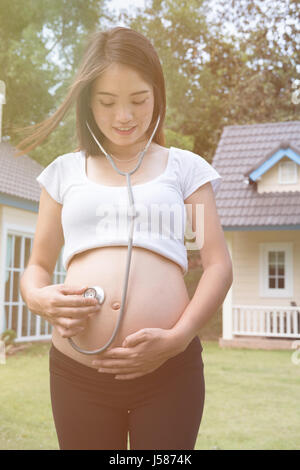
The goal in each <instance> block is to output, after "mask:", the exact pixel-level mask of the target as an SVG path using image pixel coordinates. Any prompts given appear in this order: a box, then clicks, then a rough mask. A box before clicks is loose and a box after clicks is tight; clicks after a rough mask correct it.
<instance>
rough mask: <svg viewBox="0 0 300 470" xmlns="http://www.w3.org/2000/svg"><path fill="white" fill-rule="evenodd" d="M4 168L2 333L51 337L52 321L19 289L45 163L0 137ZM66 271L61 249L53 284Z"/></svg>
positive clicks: (0, 199) (0, 181)
mask: <svg viewBox="0 0 300 470" xmlns="http://www.w3.org/2000/svg"><path fill="white" fill-rule="evenodd" d="M0 168H1V172H0V286H1V290H0V333H1V332H3V331H4V330H6V329H13V330H15V331H16V333H17V338H16V342H18V341H33V340H41V339H50V338H51V329H52V325H50V324H49V323H48V322H46V321H45V320H44V319H43V318H41V317H40V316H37V315H34V314H32V313H31V312H30V311H29V310H28V308H27V306H26V305H25V303H24V301H23V299H22V297H21V294H20V290H19V281H20V277H21V274H22V273H23V271H24V269H25V267H26V265H27V262H28V260H29V255H30V252H31V249H32V243H33V238H34V232H35V226H36V221H37V215H38V205H39V198H40V191H41V190H40V187H39V185H38V183H37V181H36V180H35V178H36V177H37V176H38V174H39V173H40V172H41V171H42V170H43V167H42V166H41V165H40V164H39V163H37V162H36V161H34V160H32V159H31V158H29V157H28V156H27V155H22V156H21V157H14V148H13V147H12V146H11V145H10V144H9V143H8V142H3V141H2V142H1V141H0ZM65 274H66V273H65V270H64V268H63V266H62V253H60V255H59V258H58V260H57V263H56V267H55V270H54V273H53V277H52V282H53V284H54V283H55V284H56V283H61V282H63V280H64V277H65Z"/></svg>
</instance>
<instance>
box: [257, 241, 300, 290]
mask: <svg viewBox="0 0 300 470" xmlns="http://www.w3.org/2000/svg"><path fill="white" fill-rule="evenodd" d="M292 259H293V256H292V243H261V244H260V295H261V296H262V297H290V296H293V263H292Z"/></svg>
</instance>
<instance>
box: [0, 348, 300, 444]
mask: <svg viewBox="0 0 300 470" xmlns="http://www.w3.org/2000/svg"><path fill="white" fill-rule="evenodd" d="M202 344H203V347H204V351H203V359H204V363H205V380H206V398H205V407H204V414H203V419H202V423H201V426H200V429H199V436H198V439H197V443H196V447H195V449H199V450H200V449H300V406H299V397H300V365H298V366H297V365H295V364H293V363H292V361H291V354H292V351H262V350H245V349H223V350H222V349H220V348H219V347H218V344H217V342H215V341H212V342H210V341H203V342H202ZM49 347H50V344H36V345H33V346H31V347H30V348H28V349H27V350H26V351H22V352H19V353H17V354H15V355H13V356H8V357H7V359H6V364H2V365H1V364H0V377H1V382H0V383H1V387H0V449H2V450H3V449H58V443H57V437H56V432H55V427H54V423H53V419H52V412H51V404H50V394H49V368H48V351H49Z"/></svg>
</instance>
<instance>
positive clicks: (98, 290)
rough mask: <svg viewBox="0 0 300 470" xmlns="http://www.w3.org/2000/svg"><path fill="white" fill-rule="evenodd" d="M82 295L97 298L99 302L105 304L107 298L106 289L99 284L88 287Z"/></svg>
mask: <svg viewBox="0 0 300 470" xmlns="http://www.w3.org/2000/svg"><path fill="white" fill-rule="evenodd" d="M82 295H83V297H90V298H93V299H97V300H98V302H99V304H103V302H104V299H105V293H104V290H103V289H102V287H99V286H93V287H88V288H87V289H86V290H85V291H84V293H83V294H82Z"/></svg>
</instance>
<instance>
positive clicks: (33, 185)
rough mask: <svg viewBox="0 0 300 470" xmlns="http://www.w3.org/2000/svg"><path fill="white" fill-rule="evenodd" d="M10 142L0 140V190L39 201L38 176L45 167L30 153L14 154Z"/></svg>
mask: <svg viewBox="0 0 300 470" xmlns="http://www.w3.org/2000/svg"><path fill="white" fill-rule="evenodd" d="M14 152H15V149H14V147H12V145H11V144H10V143H8V142H0V167H1V172H0V192H1V193H5V194H9V195H11V196H17V197H19V198H22V199H27V200H30V201H35V202H39V199H40V193H41V189H40V187H39V184H38V182H37V181H36V179H35V178H36V177H37V176H38V175H39V174H40V173H41V171H42V170H43V169H44V167H43V166H42V165H40V164H39V163H38V162H36V161H35V160H33V159H32V158H30V157H28V155H21V156H20V157H15V156H14Z"/></svg>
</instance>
